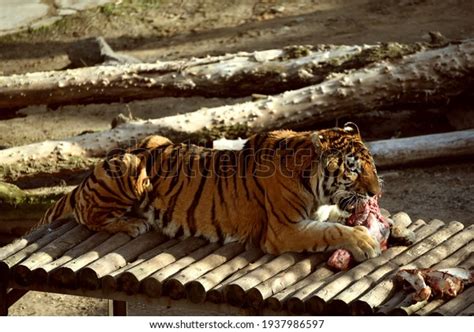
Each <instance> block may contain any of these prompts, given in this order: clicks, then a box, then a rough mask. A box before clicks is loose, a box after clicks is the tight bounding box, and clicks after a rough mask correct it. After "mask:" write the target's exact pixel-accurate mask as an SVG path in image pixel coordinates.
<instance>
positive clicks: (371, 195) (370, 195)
mask: <svg viewBox="0 0 474 332" xmlns="http://www.w3.org/2000/svg"><path fill="white" fill-rule="evenodd" d="M367 195H368V196H369V197H374V196H375V195H376V194H375V193H373V192H371V191H370V190H369V191H368V192H367Z"/></svg>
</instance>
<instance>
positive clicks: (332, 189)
mask: <svg viewBox="0 0 474 332" xmlns="http://www.w3.org/2000/svg"><path fill="white" fill-rule="evenodd" d="M313 143H314V144H315V145H316V148H317V149H318V150H319V154H318V155H319V163H318V164H319V167H318V174H317V175H318V178H319V181H318V184H317V188H316V195H317V197H318V199H319V201H320V204H331V205H332V204H336V205H337V206H338V207H339V208H340V209H341V210H345V211H349V212H350V211H351V210H352V209H353V208H354V207H355V206H356V205H358V204H360V203H361V202H363V201H365V200H366V199H368V198H370V197H373V196H375V195H379V194H380V193H381V183H380V179H379V177H378V175H377V170H376V168H375V164H374V160H373V158H372V155H371V154H370V152H369V150H368V148H367V146H366V145H365V144H364V143H363V142H362V138H361V136H360V133H359V129H358V128H357V126H356V125H355V124H354V123H351V122H350V123H347V124H345V125H344V127H343V128H333V129H324V130H320V131H317V132H316V133H314V134H313Z"/></svg>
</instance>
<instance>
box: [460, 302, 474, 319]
mask: <svg viewBox="0 0 474 332" xmlns="http://www.w3.org/2000/svg"><path fill="white" fill-rule="evenodd" d="M458 315H459V316H474V303H472V304H471V305H469V306H467V307H466V308H464V309H463V310H461V311H460V312H459V313H458Z"/></svg>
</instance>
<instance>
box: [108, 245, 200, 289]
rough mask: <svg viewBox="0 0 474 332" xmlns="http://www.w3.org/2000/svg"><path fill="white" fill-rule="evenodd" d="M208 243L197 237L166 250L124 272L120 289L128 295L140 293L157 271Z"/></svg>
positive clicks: (119, 283) (120, 280) (119, 285)
mask: <svg viewBox="0 0 474 332" xmlns="http://www.w3.org/2000/svg"><path fill="white" fill-rule="evenodd" d="M206 243H207V241H205V240H204V239H201V238H197V237H190V238H187V239H185V240H183V241H181V242H179V243H177V244H176V245H173V246H172V247H170V248H168V249H166V250H165V251H164V252H163V253H161V254H159V255H157V256H155V257H153V258H150V259H148V260H146V261H144V262H142V263H140V264H138V265H137V266H134V267H132V268H131V269H128V270H127V271H125V272H123V273H122V274H121V275H120V276H118V278H117V282H118V287H119V289H120V290H122V291H124V292H126V293H127V294H135V293H138V292H139V291H140V286H141V283H142V281H143V280H144V279H145V278H147V277H148V276H150V275H152V274H153V273H155V272H156V271H159V270H160V269H162V268H164V267H165V266H167V265H169V264H172V263H173V262H176V261H177V260H178V259H180V258H182V257H184V256H186V255H189V254H191V253H192V252H193V251H195V250H197V249H199V248H200V247H202V246H204V245H205V244H206Z"/></svg>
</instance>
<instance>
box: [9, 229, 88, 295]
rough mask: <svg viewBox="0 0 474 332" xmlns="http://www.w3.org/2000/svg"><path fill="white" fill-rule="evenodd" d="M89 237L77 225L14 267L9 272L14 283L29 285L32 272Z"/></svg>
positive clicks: (86, 231) (86, 232) (85, 230)
mask: <svg viewBox="0 0 474 332" xmlns="http://www.w3.org/2000/svg"><path fill="white" fill-rule="evenodd" d="M90 235H91V231H89V230H88V229H87V228H86V227H85V226H82V225H77V226H76V227H74V228H73V229H71V230H69V231H68V232H66V233H64V234H63V235H61V236H59V237H57V238H56V239H54V240H53V241H51V242H50V243H49V244H47V245H46V246H44V247H43V248H41V250H38V251H37V252H35V253H33V254H32V255H31V256H29V257H27V258H26V259H25V260H23V261H22V262H21V263H20V264H17V265H15V266H14V267H13V268H12V269H11V271H12V275H13V278H14V279H15V281H16V282H17V283H18V284H20V285H23V286H26V285H29V284H30V283H31V282H32V281H33V273H32V272H33V270H34V269H35V268H37V267H40V266H42V265H44V264H47V263H50V262H52V261H53V260H54V259H55V258H57V257H59V256H61V255H62V254H63V253H64V252H66V251H67V250H68V249H70V248H72V247H74V246H75V245H77V244H79V243H80V242H81V241H83V240H84V239H86V238H87V237H88V236H90Z"/></svg>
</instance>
